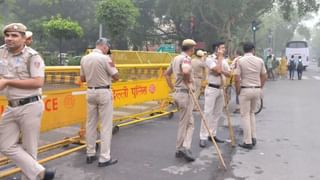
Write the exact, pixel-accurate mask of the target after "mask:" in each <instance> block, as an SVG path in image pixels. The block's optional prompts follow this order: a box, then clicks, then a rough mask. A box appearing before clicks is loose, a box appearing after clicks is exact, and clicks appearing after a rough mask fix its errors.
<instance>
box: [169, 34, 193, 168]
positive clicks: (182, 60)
mask: <svg viewBox="0 0 320 180" xmlns="http://www.w3.org/2000/svg"><path fill="white" fill-rule="evenodd" d="M195 46H196V42H195V41H193V40H191V39H186V40H184V41H183V42H182V53H181V54H180V55H178V56H176V57H175V58H174V59H173V61H172V62H171V64H170V66H169V68H168V69H167V71H166V73H165V77H166V80H167V83H168V86H169V87H170V88H171V89H172V90H175V92H174V94H173V99H174V101H175V103H176V104H177V106H178V109H179V113H180V118H179V127H178V135H177V142H176V157H177V158H184V159H185V160H187V161H188V162H191V161H194V160H195V158H194V157H193V156H192V152H191V150H190V149H191V142H192V135H193V130H194V119H193V116H192V111H193V106H194V105H193V102H192V98H191V96H190V94H189V89H190V88H193V87H192V86H193V85H192V83H193V74H192V66H191V58H190V56H191V55H193V54H194V48H195ZM172 74H173V75H174V77H175V85H173V83H172V81H171V75H172Z"/></svg>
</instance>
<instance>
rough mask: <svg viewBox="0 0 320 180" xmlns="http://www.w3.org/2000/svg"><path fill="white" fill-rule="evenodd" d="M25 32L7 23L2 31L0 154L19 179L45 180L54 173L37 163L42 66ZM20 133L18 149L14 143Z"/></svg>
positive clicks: (24, 29)
mask: <svg viewBox="0 0 320 180" xmlns="http://www.w3.org/2000/svg"><path fill="white" fill-rule="evenodd" d="M26 30H27V28H26V26H24V25H23V24H21V23H13V24H9V25H7V26H5V27H4V29H3V33H4V36H5V37H4V40H5V45H3V46H1V47H0V77H1V79H0V90H4V92H5V96H6V98H7V99H8V107H7V108H6V110H5V111H4V113H3V115H2V119H1V121H0V152H1V153H3V154H4V155H5V156H7V157H9V158H10V159H11V160H12V161H13V162H14V163H15V164H16V165H17V166H18V167H20V168H21V170H22V173H23V177H22V179H30V180H36V179H45V180H49V179H53V178H54V175H55V173H54V172H51V171H48V170H46V169H45V168H44V167H43V166H42V165H40V164H39V163H38V162H37V150H38V138H39V133H40V132H39V131H40V125H41V118H42V113H43V109H44V105H43V101H42V100H41V87H42V86H43V84H44V68H45V65H44V62H43V59H42V58H41V56H40V55H39V54H38V52H36V51H35V50H33V49H32V48H30V47H27V46H25V40H26V34H25V33H26ZM20 131H21V134H22V147H21V146H20V145H18V144H17V141H18V138H19V133H20Z"/></svg>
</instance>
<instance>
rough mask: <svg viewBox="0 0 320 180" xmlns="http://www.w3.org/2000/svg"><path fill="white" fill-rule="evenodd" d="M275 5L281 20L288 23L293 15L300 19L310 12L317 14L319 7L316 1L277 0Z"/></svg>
mask: <svg viewBox="0 0 320 180" xmlns="http://www.w3.org/2000/svg"><path fill="white" fill-rule="evenodd" d="M277 5H278V6H279V7H280V10H281V12H282V16H283V18H284V19H285V20H289V21H290V20H291V19H292V17H294V15H295V14H297V15H298V17H299V18H301V17H303V16H305V15H306V14H308V13H310V12H317V11H318V10H319V6H320V4H319V2H318V1H317V0H277Z"/></svg>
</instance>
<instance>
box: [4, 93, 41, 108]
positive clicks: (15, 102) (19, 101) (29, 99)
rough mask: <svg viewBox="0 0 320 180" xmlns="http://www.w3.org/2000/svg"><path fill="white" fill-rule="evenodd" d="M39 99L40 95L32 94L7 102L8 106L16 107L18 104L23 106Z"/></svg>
mask: <svg viewBox="0 0 320 180" xmlns="http://www.w3.org/2000/svg"><path fill="white" fill-rule="evenodd" d="M40 99H41V97H40V96H32V97H27V98H22V99H16V100H11V101H8V104H9V106H10V107H18V106H23V105H26V104H29V103H32V102H36V101H39V100H40Z"/></svg>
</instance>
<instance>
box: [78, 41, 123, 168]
mask: <svg viewBox="0 0 320 180" xmlns="http://www.w3.org/2000/svg"><path fill="white" fill-rule="evenodd" d="M109 49H110V44H109V42H108V40H107V39H106V38H100V39H99V40H98V41H97V42H96V48H95V49H94V50H93V51H92V52H91V53H90V54H88V55H86V56H84V57H83V58H82V59H81V62H80V64H81V71H80V77H81V81H82V82H87V87H88V90H87V108H88V109H87V111H88V112H87V113H88V119H87V125H86V139H87V163H88V164H91V163H93V161H95V160H96V159H97V156H96V148H95V147H96V140H97V125H98V120H99V117H100V120H101V128H100V136H101V151H100V157H99V163H98V166H99V167H105V166H109V165H112V164H115V163H117V162H118V161H117V160H116V159H111V156H110V146H111V137H112V119H113V104H112V90H111V81H112V80H115V81H117V80H118V79H119V76H118V70H117V69H116V67H115V65H114V63H113V62H112V60H111V59H110V58H109V56H107V53H108V50H109Z"/></svg>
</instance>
